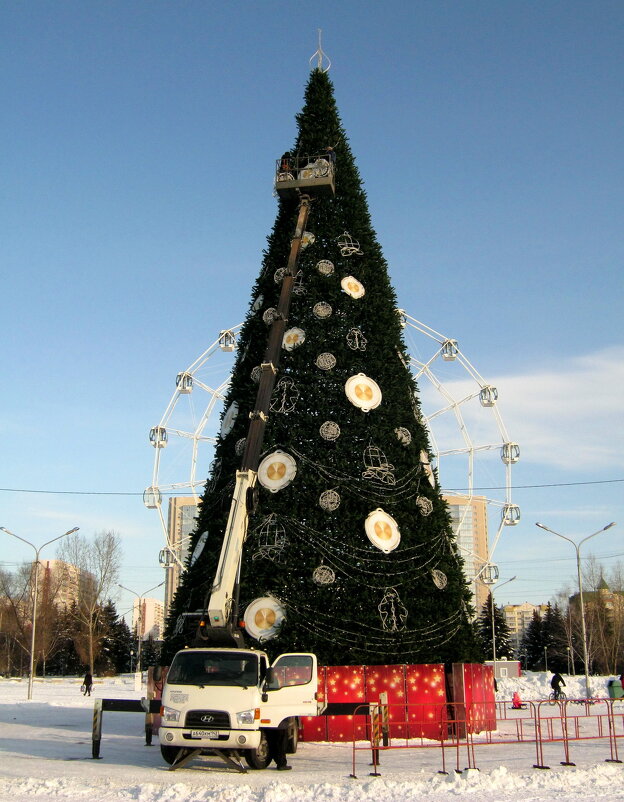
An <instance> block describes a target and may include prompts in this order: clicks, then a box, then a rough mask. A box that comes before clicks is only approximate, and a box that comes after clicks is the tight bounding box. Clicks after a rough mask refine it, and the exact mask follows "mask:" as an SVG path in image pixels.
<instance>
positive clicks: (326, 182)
mask: <svg viewBox="0 0 624 802" xmlns="http://www.w3.org/2000/svg"><path fill="white" fill-rule="evenodd" d="M334 167H335V165H334V162H333V161H328V160H327V159H326V158H324V156H317V157H312V158H309V157H305V158H301V157H298V156H297V157H292V158H291V159H290V160H289V162H288V164H287V165H285V164H284V161H283V159H282V160H280V161H278V163H277V169H276V175H275V190H276V192H277V194H278V195H280V196H281V197H283V198H286V199H296V200H298V203H299V206H298V214H297V222H296V225H295V232H294V235H293V237H292V240H291V247H290V253H289V257H288V263H287V267H286V269H285V273H284V278H283V282H282V289H281V293H280V297H279V302H278V306H277V309H276V311H275V314H274V319H273V322H272V324H271V327H270V329H269V337H268V342H267V346H266V350H265V355H264V359H263V362H262V366H261V368H262V373H261V377H260V382H259V387H258V392H257V396H256V402H255V408H254V410H253V411H252V412H251V413H250V424H249V430H248V435H247V439H246V444H245V451H244V454H243V456H242V461H241V467H240V470H238V471H237V472H236V483H235V487H234V491H233V495H232V501H231V504H230V511H229V515H228V521H227V524H226V529H225V532H224V537H223V542H222V547H221V553H220V557H219V563H218V566H217V570H216V574H215V577H214V580H213V583H212V587H211V590H210V592H209V593H208V595H207V597H206V600H205V603H204V609H203V611H202V612H201V614H200V615H199V616H198V619H199V620H198V624H197V630H196V635H195V639H194V643H193V645H192V646H191V647H189V648H186V649H183V650H182V651H180V652H178V653H177V654H176V655H175V656H174V658H173V661H172V663H171V666H170V667H169V671H168V673H167V675H166V679H165V682H164V685H163V691H162V706H161V725H160V728H159V741H160V747H161V752H162V756H163V758H164V760H165V761H166V762H167V763H169V764H170V767H171V769H175V768H179V767H180V766H183V765H185V764H186V763H188V762H189V761H190V760H192V759H193V758H195V757H198V756H201V755H202V754H203V755H217V756H219V757H221V758H222V759H223V760H224V761H225V762H226V763H227V764H228V765H231V766H233V767H234V768H236V769H238V770H239V771H245V769H244V768H243V766H242V764H241V762H240V758H241V756H242V757H244V759H245V761H246V763H247V764H248V766H249V767H251V768H254V769H263V768H266V766H267V765H268V764H269V762H270V757H269V749H268V741H267V731H268V730H271V729H274V728H279V729H284V728H288V743H289V748H288V750H287V751H290V752H293V751H295V749H296V743H297V733H298V719H299V717H301V716H310V715H317V714H319V713H321V712H322V705H321V704H320V703H319V701H318V695H317V661H316V656H315V655H314V654H308V653H301V654H293V653H289V654H282V655H280V656H279V657H278V658H277V659H276V660H275V661H274V662H273V664H272V665H271V664H270V663H269V658H268V656H267V655H266V653H265V652H263V651H258V650H256V649H252V648H246V647H245V640H244V635H243V632H242V630H241V628H240V625H239V614H238V594H239V577H240V567H241V560H242V553H243V544H244V541H245V538H246V536H247V528H248V522H249V516H250V514H252V513H253V511H254V509H255V506H256V504H257V496H258V488H257V479H258V465H259V461H260V453H261V449H262V444H263V440H264V432H265V428H266V422H267V418H268V414H269V403H270V399H271V394H272V392H273V389H274V387H275V382H276V376H277V372H278V367H279V360H280V353H281V349H282V343H283V338H284V333H285V330H286V323H287V321H288V312H289V307H290V302H291V298H292V294H293V287H294V283H295V279H296V276H297V272H298V264H299V256H300V253H301V250H302V247H305V242H306V236H307V232H306V228H305V227H306V223H307V220H308V215H309V212H310V205H311V203H312V201H313V198H314V196H318V195H329V196H331V195H333V194H334V193H335V181H334V172H335V170H334ZM255 601H256V602H260V606H259V607H258V605H256V608H257V609H259V610H261V609H262V601H263V600H262V599H259V600H255ZM271 602H275V600H272V599H267V603H271ZM252 604H253V602H252ZM250 606H251V605H250ZM248 609H249V608H248ZM191 615H192V614H191Z"/></svg>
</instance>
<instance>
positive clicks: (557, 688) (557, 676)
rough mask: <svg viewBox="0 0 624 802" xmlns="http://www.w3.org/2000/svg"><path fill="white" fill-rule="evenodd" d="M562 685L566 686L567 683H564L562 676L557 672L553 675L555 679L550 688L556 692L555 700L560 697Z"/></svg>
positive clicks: (551, 681)
mask: <svg viewBox="0 0 624 802" xmlns="http://www.w3.org/2000/svg"><path fill="white" fill-rule="evenodd" d="M562 685H563V686H565V682H564V681H563V677H562V676H561V674H560V673H559V672H558V671H557V672H555V674H553V678H552V679H551V680H550V687H551V688H552V689H553V691H554V692H555V698H558V697H559V694H560V693H561V686H562Z"/></svg>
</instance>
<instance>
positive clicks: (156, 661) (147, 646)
mask: <svg viewBox="0 0 624 802" xmlns="http://www.w3.org/2000/svg"><path fill="white" fill-rule="evenodd" d="M157 665H160V643H159V642H157V641H155V640H154V636H153V635H148V637H147V638H146V639H145V640H144V641H143V643H142V644H141V666H142V668H143V670H144V671H145V670H146V669H147V668H148V667H149V666H157Z"/></svg>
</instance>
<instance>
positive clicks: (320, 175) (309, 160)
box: [275, 151, 336, 199]
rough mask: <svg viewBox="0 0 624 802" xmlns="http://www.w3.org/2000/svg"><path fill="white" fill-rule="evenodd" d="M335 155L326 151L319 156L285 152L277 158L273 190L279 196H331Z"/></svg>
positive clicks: (333, 189) (334, 186) (332, 194)
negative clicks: (292, 154)
mask: <svg viewBox="0 0 624 802" xmlns="http://www.w3.org/2000/svg"><path fill="white" fill-rule="evenodd" d="M334 176H335V155H334V153H333V151H326V152H325V153H323V154H321V155H319V156H291V155H290V154H288V153H285V154H284V155H283V156H282V158H281V159H278V160H277V163H276V168H275V191H276V192H277V194H278V195H279V196H280V198H290V199H294V198H298V197H299V195H316V196H325V197H333V196H334V195H335V194H336V184H335V181H334Z"/></svg>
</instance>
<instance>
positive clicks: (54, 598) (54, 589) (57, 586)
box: [39, 560, 95, 607]
mask: <svg viewBox="0 0 624 802" xmlns="http://www.w3.org/2000/svg"><path fill="white" fill-rule="evenodd" d="M39 572H40V573H39V588H40V591H39V593H40V599H42V600H43V603H47V604H53V605H54V606H55V607H71V606H72V605H73V604H77V603H78V602H79V601H80V599H84V598H86V597H88V596H89V595H92V594H94V593H95V577H94V576H93V574H91V573H89V572H88V571H83V570H81V569H80V568H78V567H77V566H75V565H72V564H71V563H66V562H64V561H63V560H39Z"/></svg>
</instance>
